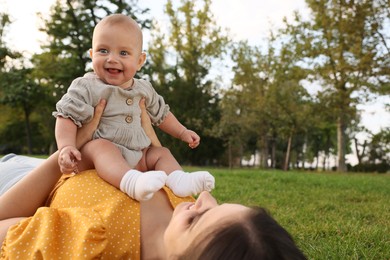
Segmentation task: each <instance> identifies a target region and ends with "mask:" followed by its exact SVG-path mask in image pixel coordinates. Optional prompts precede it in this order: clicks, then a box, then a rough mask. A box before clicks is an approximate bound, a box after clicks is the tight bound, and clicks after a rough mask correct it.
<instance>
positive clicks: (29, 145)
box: [24, 109, 32, 154]
mask: <svg viewBox="0 0 390 260" xmlns="http://www.w3.org/2000/svg"><path fill="white" fill-rule="evenodd" d="M24 122H25V127H26V136H27V154H32V136H31V124H30V113H29V112H28V111H27V109H24Z"/></svg>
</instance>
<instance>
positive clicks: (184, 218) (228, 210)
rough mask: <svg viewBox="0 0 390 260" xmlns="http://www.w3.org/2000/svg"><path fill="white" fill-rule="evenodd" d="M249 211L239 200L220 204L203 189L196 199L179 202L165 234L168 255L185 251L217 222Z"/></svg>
mask: <svg viewBox="0 0 390 260" xmlns="http://www.w3.org/2000/svg"><path fill="white" fill-rule="evenodd" d="M249 211H250V208H248V207H245V206H243V205H239V204H222V205H218V203H217V201H216V200H215V198H214V197H212V196H211V195H210V193H208V192H202V193H201V194H200V195H199V197H198V199H197V200H196V202H195V203H191V202H188V203H181V204H179V205H178V206H177V207H176V208H175V210H174V212H173V216H172V219H171V222H170V223H169V225H168V227H167V229H166V231H165V234H164V244H165V248H166V251H167V255H168V256H175V255H178V254H180V253H182V252H184V251H185V250H186V249H187V248H188V246H189V245H191V243H192V242H193V241H194V240H195V239H196V238H197V237H198V235H200V234H207V232H210V231H212V230H213V229H215V228H216V227H218V225H222V224H224V223H227V222H236V221H240V219H243V218H244V217H245V216H246V214H247V213H249Z"/></svg>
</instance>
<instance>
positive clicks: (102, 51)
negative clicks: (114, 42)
mask: <svg viewBox="0 0 390 260" xmlns="http://www.w3.org/2000/svg"><path fill="white" fill-rule="evenodd" d="M98 52H100V53H102V54H107V53H108V50H107V49H100V50H99V51H98Z"/></svg>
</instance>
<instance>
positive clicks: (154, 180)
mask: <svg viewBox="0 0 390 260" xmlns="http://www.w3.org/2000/svg"><path fill="white" fill-rule="evenodd" d="M166 179H167V175H166V173H165V172H163V171H149V172H140V171H137V170H130V171H128V172H126V173H125V175H124V176H123V178H122V180H121V183H120V190H121V191H123V192H125V193H126V194H127V195H129V196H130V197H131V198H133V199H136V200H138V201H141V200H149V199H151V198H152V197H153V195H154V193H155V192H156V191H158V190H160V189H161V188H162V187H163V186H164V185H165V182H166Z"/></svg>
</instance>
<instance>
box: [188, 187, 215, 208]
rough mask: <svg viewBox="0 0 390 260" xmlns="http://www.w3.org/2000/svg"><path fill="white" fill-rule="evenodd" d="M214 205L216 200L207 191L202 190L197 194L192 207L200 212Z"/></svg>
mask: <svg viewBox="0 0 390 260" xmlns="http://www.w3.org/2000/svg"><path fill="white" fill-rule="evenodd" d="M216 206H218V203H217V200H216V199H215V198H214V197H213V196H211V194H210V193H209V192H207V191H203V192H202V193H201V194H199V197H198V199H197V200H196V202H195V205H194V207H193V208H194V209H195V210H198V211H201V212H202V211H205V210H208V209H210V208H214V207H216Z"/></svg>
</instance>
